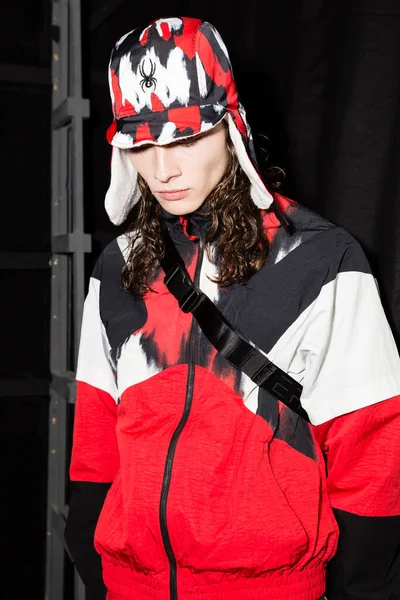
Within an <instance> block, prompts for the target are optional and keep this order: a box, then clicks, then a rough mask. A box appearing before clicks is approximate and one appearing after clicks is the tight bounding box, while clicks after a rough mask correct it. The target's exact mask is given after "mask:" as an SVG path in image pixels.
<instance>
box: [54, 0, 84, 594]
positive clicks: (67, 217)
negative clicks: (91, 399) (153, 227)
mask: <svg viewBox="0 0 400 600" xmlns="http://www.w3.org/2000/svg"><path fill="white" fill-rule="evenodd" d="M52 8H53V12H52V37H53V41H52V81H53V98H52V134H51V135H52V200H51V201H52V211H51V215H52V220H51V229H52V259H51V267H52V270H51V315H50V318H51V327H50V371H51V374H52V383H51V388H50V414H49V456H48V490H47V547H46V600H62V599H63V596H64V560H65V558H66V553H65V545H64V526H65V518H66V514H67V512H68V507H67V506H66V497H67V494H66V492H67V483H68V480H67V473H68V465H67V464H66V457H67V439H68V431H67V408H68V403H69V402H70V403H73V402H74V400H75V398H74V393H73V390H74V386H73V382H74V372H73V371H74V369H75V365H76V359H77V349H78V344H79V335H80V327H81V318H82V308H83V301H84V253H85V252H90V250H91V240H90V236H88V235H86V234H85V233H84V222H83V215H84V211H83V139H82V138H83V124H82V120H83V119H84V118H87V117H88V116H89V103H88V101H87V100H84V99H83V98H82V81H81V21H80V20H81V10H80V0H53V4H52ZM74 590H75V592H74V596H75V600H84V596H85V592H84V586H83V584H82V582H81V581H80V579H79V576H78V575H77V574H75V582H74Z"/></svg>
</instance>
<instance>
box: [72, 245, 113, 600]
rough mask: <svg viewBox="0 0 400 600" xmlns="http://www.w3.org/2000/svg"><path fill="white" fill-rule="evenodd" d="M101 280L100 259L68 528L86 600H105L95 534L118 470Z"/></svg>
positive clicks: (83, 360) (83, 344)
mask: <svg viewBox="0 0 400 600" xmlns="http://www.w3.org/2000/svg"><path fill="white" fill-rule="evenodd" d="M100 278H101V257H100V259H99V261H98V263H97V265H96V267H95V269H94V272H93V275H92V277H91V279H90V283H89V290H88V294H87V297H86V300H85V305H84V310H83V319H82V329H81V338H80V346H79V356H78V364H77V371H76V385H77V394H76V405H75V416H74V426H73V441H72V454H71V462H70V469H69V473H70V494H69V503H68V504H69V510H68V517H67V522H66V527H65V541H66V545H67V548H68V551H69V553H70V555H71V558H72V560H73V562H74V564H75V566H76V568H77V570H78V573H79V575H80V576H81V578H82V580H83V582H84V583H85V585H86V598H87V600H103V599H104V598H105V596H106V589H105V586H104V584H103V580H102V571H101V559H100V556H99V555H98V554H97V552H96V550H95V548H94V531H95V528H96V524H97V520H98V517H99V514H100V511H101V509H102V506H103V502H104V500H105V497H106V494H107V492H108V490H109V488H110V486H111V483H112V481H113V479H114V477H115V474H116V472H117V470H118V468H119V457H118V448H117V441H116V433H115V426H116V417H117V401H118V394H117V389H116V384H115V378H114V374H113V369H112V367H111V364H110V362H109V359H108V351H109V346H108V341H107V338H106V336H105V333H104V328H103V324H102V322H101V317H100V311H99V292H100Z"/></svg>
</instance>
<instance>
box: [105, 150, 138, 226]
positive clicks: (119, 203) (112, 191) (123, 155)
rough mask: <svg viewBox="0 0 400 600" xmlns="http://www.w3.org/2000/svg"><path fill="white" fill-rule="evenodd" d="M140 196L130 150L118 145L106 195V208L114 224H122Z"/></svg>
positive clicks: (113, 152)
mask: <svg viewBox="0 0 400 600" xmlns="http://www.w3.org/2000/svg"><path fill="white" fill-rule="evenodd" d="M139 198H140V191H139V188H138V185H137V171H136V169H135V168H134V166H133V165H132V163H131V161H130V160H129V156H128V152H126V151H125V150H121V149H120V148H117V147H116V146H113V148H112V155H111V181H110V187H109V188H108V191H107V193H106V197H105V209H106V211H107V214H108V216H109V218H110V221H111V222H112V223H114V225H120V224H121V223H123V222H124V220H125V219H126V217H127V216H128V213H129V211H130V210H131V208H132V207H133V206H134V205H135V204H136V202H137V201H138V200H139Z"/></svg>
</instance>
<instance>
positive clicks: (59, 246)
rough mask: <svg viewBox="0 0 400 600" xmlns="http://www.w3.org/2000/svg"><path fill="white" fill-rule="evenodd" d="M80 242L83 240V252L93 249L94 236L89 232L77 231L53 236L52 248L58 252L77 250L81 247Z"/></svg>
mask: <svg viewBox="0 0 400 600" xmlns="http://www.w3.org/2000/svg"><path fill="white" fill-rule="evenodd" d="M81 238H82V240H81ZM80 242H82V245H83V252H91V251H92V236H91V235H90V234H88V233H78V232H76V231H75V232H73V233H65V234H63V235H55V236H53V238H52V250H53V252H55V253H57V254H68V253H71V252H76V251H77V250H79V249H80V247H81V243H80Z"/></svg>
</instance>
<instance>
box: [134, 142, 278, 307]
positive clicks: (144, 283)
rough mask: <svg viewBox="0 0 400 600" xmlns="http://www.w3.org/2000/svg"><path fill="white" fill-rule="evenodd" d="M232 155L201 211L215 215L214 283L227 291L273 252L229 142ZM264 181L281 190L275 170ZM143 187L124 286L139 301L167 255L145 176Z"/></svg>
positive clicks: (211, 243) (210, 237) (210, 243)
mask: <svg viewBox="0 0 400 600" xmlns="http://www.w3.org/2000/svg"><path fill="white" fill-rule="evenodd" d="M228 155H229V158H228V164H227V168H226V171H225V174H224V176H223V178H222V179H221V181H220V182H219V184H218V185H217V186H216V187H215V188H214V190H213V191H212V192H211V194H210V195H209V196H208V198H206V200H205V202H204V203H203V205H202V207H201V208H200V209H199V210H198V211H197V212H198V213H200V214H202V215H210V217H211V226H210V228H209V230H208V233H207V235H206V238H205V244H206V246H205V247H206V250H207V254H208V258H209V260H210V261H212V262H213V263H214V264H215V265H216V266H217V271H218V276H217V277H216V278H215V279H214V280H213V281H215V282H216V283H218V284H219V285H220V286H222V287H227V286H230V285H232V284H233V283H245V282H246V281H247V280H248V279H249V277H251V275H253V274H254V273H256V272H257V271H258V270H259V269H261V267H262V266H263V265H264V264H265V262H266V260H267V257H268V250H269V245H268V241H267V239H266V237H265V235H264V233H263V227H262V224H261V212H260V209H258V208H257V207H256V205H255V204H254V202H253V200H252V198H251V196H250V181H249V179H248V177H247V175H246V174H245V173H244V171H243V170H242V168H241V166H240V164H239V161H238V159H237V156H236V153H235V150H234V148H233V146H232V143H231V141H230V140H229V141H228ZM278 170H279V169H278ZM265 178H266V179H268V178H269V181H268V182H267V183H268V187H269V188H277V187H278V186H279V182H278V180H277V178H276V170H275V169H274V168H271V169H269V170H266V171H265ZM138 184H139V187H140V190H141V194H142V196H141V199H140V201H139V202H138V203H137V205H136V206H135V208H134V209H133V211H132V213H131V215H130V217H129V220H128V223H129V225H128V228H127V230H126V233H127V234H128V239H129V240H130V246H129V255H128V258H127V261H126V264H125V266H124V268H123V271H122V286H123V288H124V289H125V290H127V291H128V292H129V293H130V294H131V295H132V296H133V297H134V298H142V297H143V295H144V294H146V293H147V292H149V291H152V288H151V282H152V279H153V277H154V274H155V271H156V270H157V269H158V267H159V262H160V258H161V257H162V256H163V252H164V244H163V240H162V235H161V219H162V218H163V217H162V212H161V207H160V205H159V203H158V202H157V200H156V199H155V198H154V196H153V195H152V193H151V191H150V189H149V187H148V185H147V184H146V182H145V181H144V179H143V178H142V177H141V176H140V175H139V177H138ZM212 248H213V249H214V250H213V251H211V249H212Z"/></svg>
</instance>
